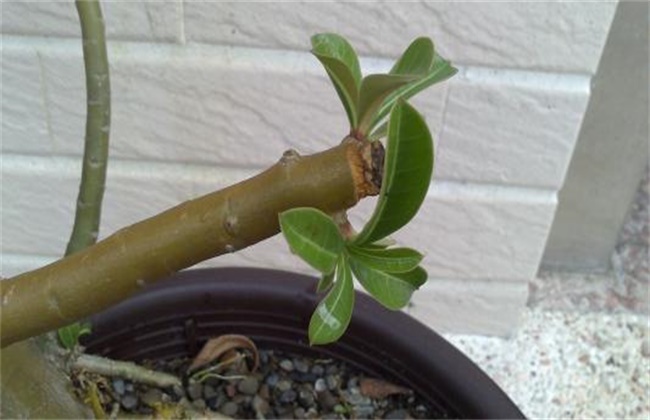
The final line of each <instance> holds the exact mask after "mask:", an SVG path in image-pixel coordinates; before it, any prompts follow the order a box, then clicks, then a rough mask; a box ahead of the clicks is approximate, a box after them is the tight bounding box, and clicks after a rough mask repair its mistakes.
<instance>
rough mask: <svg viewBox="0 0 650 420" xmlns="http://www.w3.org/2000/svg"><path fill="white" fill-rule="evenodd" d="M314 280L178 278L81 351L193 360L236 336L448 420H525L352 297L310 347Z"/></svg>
mask: <svg viewBox="0 0 650 420" xmlns="http://www.w3.org/2000/svg"><path fill="white" fill-rule="evenodd" d="M315 289H316V280H315V279H314V278H311V277H309V276H304V275H300V274H295V273H288V272H282V271H274V270H263V269H248V268H220V269H204V270H192V271H186V272H181V273H178V274H176V275H174V276H172V277H170V278H169V279H167V280H164V281H162V282H159V283H157V284H155V285H153V286H151V287H149V288H147V289H145V290H143V291H142V292H141V293H140V294H138V295H136V296H134V297H132V298H131V299H129V300H126V301H124V302H122V303H121V304H119V305H117V306H115V307H113V308H111V309H109V310H107V311H105V312H103V313H100V314H98V315H96V316H94V317H92V318H91V322H92V324H93V334H92V335H91V336H88V337H87V338H86V339H85V340H84V344H85V345H86V346H87V351H88V352H89V353H93V354H100V355H104V356H108V357H111V358H114V359H122V360H133V361H142V360H144V359H150V360H155V359H171V358H176V357H182V356H191V355H194V354H196V353H197V352H198V350H200V348H201V346H202V344H203V343H204V342H205V341H206V340H207V339H208V338H209V337H215V336H218V335H221V334H244V335H247V336H249V337H251V338H252V339H253V340H254V341H255V342H256V343H257V345H258V346H259V347H260V348H267V349H277V350H284V351H290V352H294V353H302V354H306V355H312V356H316V357H330V358H336V359H339V360H341V361H345V362H347V363H349V364H351V365H353V366H355V367H357V368H359V369H360V370H362V371H363V372H365V373H366V374H368V375H372V376H374V377H381V378H383V379H385V380H389V381H392V382H395V383H399V384H402V385H404V386H407V387H409V388H411V389H413V390H414V391H415V392H416V393H418V394H420V395H421V396H422V397H423V398H424V399H426V400H427V402H428V403H429V404H430V405H431V407H432V408H434V409H436V410H437V411H438V412H440V413H446V416H447V417H450V418H524V416H523V414H522V413H521V412H520V411H519V409H518V408H517V406H515V404H514V403H513V402H512V401H511V400H510V399H509V398H508V397H507V396H506V395H505V394H504V393H503V391H502V390H501V389H500V388H499V387H498V386H497V385H496V384H495V383H494V382H493V381H492V380H491V379H490V378H488V377H487V376H486V375H485V374H484V373H483V372H482V371H481V370H480V369H479V368H478V367H477V366H476V365H475V364H474V363H472V362H471V361H470V360H469V359H468V358H467V357H465V356H464V355H463V354H462V353H461V352H459V351H458V350H457V349H456V348H454V347H453V346H452V345H451V344H449V343H448V342H447V341H445V340H444V339H443V338H442V337H440V336H439V335H438V334H436V333H435V332H433V331H432V330H430V329H429V328H427V327H425V326H424V325H423V324H421V323H419V322H418V321H416V320H414V319H412V318H410V317H409V316H408V315H406V314H404V313H401V312H392V311H388V310H386V309H385V308H383V307H382V306H380V305H379V304H378V303H376V302H375V301H374V300H373V299H371V298H369V297H368V296H366V295H364V294H362V293H359V292H357V295H356V305H355V308H354V315H353V318H352V322H351V324H350V327H349V329H348V331H347V332H346V333H345V335H344V336H343V338H342V339H341V340H340V341H339V342H337V343H335V344H332V345H328V346H318V347H310V346H309V344H308V342H307V326H308V324H309V319H310V317H311V314H312V312H313V310H314V308H315V307H316V304H317V295H316V294H315Z"/></svg>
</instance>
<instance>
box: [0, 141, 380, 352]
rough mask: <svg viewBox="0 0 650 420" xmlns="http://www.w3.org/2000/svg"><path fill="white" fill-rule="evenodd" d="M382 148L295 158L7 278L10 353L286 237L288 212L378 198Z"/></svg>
mask: <svg viewBox="0 0 650 420" xmlns="http://www.w3.org/2000/svg"><path fill="white" fill-rule="evenodd" d="M378 150H379V152H380V153H381V152H382V151H383V149H381V145H380V143H379V142H374V143H369V142H367V141H365V140H356V139H352V138H346V139H344V141H343V142H342V143H341V144H340V145H338V146H336V147H333V148H331V149H329V150H326V151H324V152H321V153H318V154H315V155H310V156H304V157H301V156H299V155H298V154H297V153H296V152H287V153H285V155H284V156H283V157H282V158H281V159H280V161H279V162H278V163H276V164H275V165H273V166H272V167H270V168H269V169H267V170H266V171H264V172H262V173H260V174H259V175H257V176H255V177H253V178H250V179H248V180H245V181H243V182H241V183H239V184H236V185H233V186H231V187H228V188H225V189H223V190H221V191H217V192H214V193H211V194H208V195H205V196H203V197H200V198H197V199H194V200H191V201H187V202H185V203H182V204H180V205H178V206H176V207H174V208H172V209H170V210H167V211H165V212H163V213H161V214H158V215H156V216H154V217H152V218H149V219H146V220H144V221H141V222H139V223H136V224H134V225H132V226H129V227H127V228H124V229H122V230H120V231H118V232H116V233H114V234H113V235H111V236H109V237H107V238H106V239H104V240H102V241H100V242H98V243H96V244H95V245H93V246H91V247H88V248H85V249H83V250H81V251H79V252H77V253H75V254H73V255H70V256H68V257H65V258H63V259H61V260H59V261H56V262H54V263H52V264H50V265H48V266H45V267H42V268H40V269H37V270H34V271H31V272H28V273H25V274H21V275H19V276H16V277H14V278H10V279H6V280H3V281H2V282H0V293H1V295H2V300H1V301H0V302H1V308H2V312H1V325H0V326H1V338H2V339H1V345H2V347H4V346H7V345H9V344H11V343H14V342H16V341H20V340H23V339H26V338H28V337H31V336H35V335H38V334H41V333H44V332H46V331H49V330H52V329H55V328H59V327H61V326H64V325H67V324H70V323H71V322H74V321H76V320H79V319H83V318H85V317H87V316H89V315H91V314H93V313H96V312H99V311H101V310H103V309H105V308H107V307H109V306H111V305H114V304H116V303H118V302H119V301H121V300H123V299H125V298H126V297H128V296H130V295H131V294H133V293H134V292H136V291H137V290H139V289H141V288H142V287H144V286H145V285H146V284H149V283H152V282H154V281H156V280H158V279H161V278H163V277H165V276H167V275H169V274H171V273H174V272H176V271H178V270H182V269H184V268H187V267H190V266H192V265H194V264H196V263H198V262H201V261H204V260H206V259H209V258H212V257H215V256H217V255H221V254H224V253H228V252H234V251H237V250H240V249H242V248H245V247H247V246H250V245H252V244H255V243H257V242H259V241H261V240H263V239H266V238H269V237H271V236H273V235H275V234H277V233H278V232H279V223H278V214H279V213H281V212H282V211H285V210H287V209H290V208H294V207H315V208H318V209H321V210H323V211H325V212H327V213H330V214H331V213H335V212H338V211H341V210H345V209H347V208H350V207H352V206H353V205H355V204H356V203H357V202H358V201H359V200H360V199H361V198H363V197H364V196H366V195H376V194H378V192H379V185H377V184H378V183H380V182H381V181H380V180H381V175H380V174H381V171H382V168H378V167H377V162H378V161H380V160H377V159H376V154H377V153H378ZM373 156H374V157H375V158H374V159H373ZM378 174H379V176H378Z"/></svg>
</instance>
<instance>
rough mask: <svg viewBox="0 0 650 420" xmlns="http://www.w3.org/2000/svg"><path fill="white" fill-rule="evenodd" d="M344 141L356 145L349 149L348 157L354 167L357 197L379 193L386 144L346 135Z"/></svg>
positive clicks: (352, 167) (353, 174)
mask: <svg viewBox="0 0 650 420" xmlns="http://www.w3.org/2000/svg"><path fill="white" fill-rule="evenodd" d="M343 142H347V143H351V144H353V145H354V146H355V147H352V148H349V149H348V156H347V157H348V162H350V167H351V169H352V170H351V172H352V176H353V178H354V184H355V189H356V191H357V199H359V200H360V199H362V198H363V197H367V196H373V195H378V194H379V191H380V190H381V182H382V175H383V169H384V146H383V145H382V144H381V143H380V142H378V141H375V142H369V141H367V140H359V139H356V138H354V137H346V138H345V139H343Z"/></svg>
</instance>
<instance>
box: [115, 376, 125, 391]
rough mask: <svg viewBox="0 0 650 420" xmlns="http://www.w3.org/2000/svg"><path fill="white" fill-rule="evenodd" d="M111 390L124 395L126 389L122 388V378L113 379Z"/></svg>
mask: <svg viewBox="0 0 650 420" xmlns="http://www.w3.org/2000/svg"><path fill="white" fill-rule="evenodd" d="M113 390H114V391H115V393H116V394H117V395H124V392H125V391H126V389H125V388H124V380H122V379H113Z"/></svg>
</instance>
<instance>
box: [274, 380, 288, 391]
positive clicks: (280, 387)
mask: <svg viewBox="0 0 650 420" xmlns="http://www.w3.org/2000/svg"><path fill="white" fill-rule="evenodd" d="M275 388H276V389H277V390H278V391H280V392H284V391H287V390H289V389H291V381H287V380H281V381H280V382H278V384H277V385H276V386H275Z"/></svg>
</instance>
